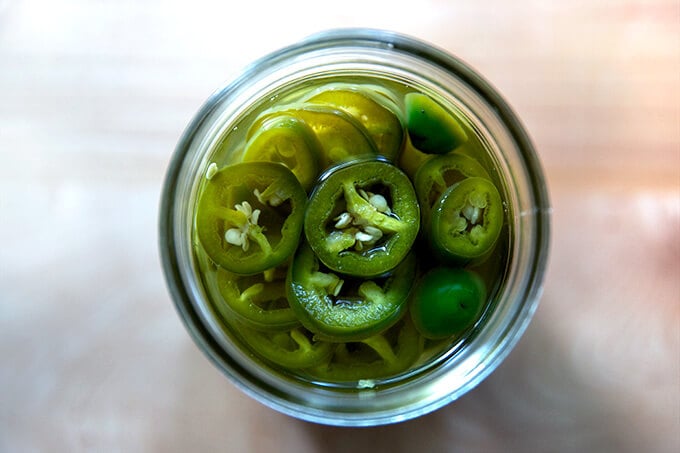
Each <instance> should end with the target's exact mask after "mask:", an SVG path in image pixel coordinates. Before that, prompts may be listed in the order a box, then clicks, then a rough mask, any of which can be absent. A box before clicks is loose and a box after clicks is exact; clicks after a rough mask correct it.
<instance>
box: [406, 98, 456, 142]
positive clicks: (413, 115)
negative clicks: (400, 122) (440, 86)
mask: <svg viewBox="0 0 680 453" xmlns="http://www.w3.org/2000/svg"><path fill="white" fill-rule="evenodd" d="M404 103H405V105H406V124H407V127H408V133H409V136H410V138H411V142H412V143H413V146H415V147H416V148H418V149H419V150H421V151H422V152H424V153H428V154H445V153H448V152H449V151H453V150H454V149H455V148H456V147H457V146H459V145H461V144H462V143H465V141H466V140H467V134H466V133H465V130H464V129H463V127H462V126H461V125H460V124H459V123H458V121H457V120H456V119H455V118H454V117H453V115H451V114H450V113H449V112H447V111H446V109H444V107H442V106H441V105H439V104H438V103H437V102H436V101H435V100H433V99H432V98H430V97H429V96H427V95H424V94H422V93H409V94H407V95H406V96H405V98H404Z"/></svg>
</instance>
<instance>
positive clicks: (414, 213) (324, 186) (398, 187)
mask: <svg viewBox="0 0 680 453" xmlns="http://www.w3.org/2000/svg"><path fill="white" fill-rule="evenodd" d="M419 227H420V212H419V208H418V202H417V199H416V194H415V191H414V189H413V186H412V185H411V181H410V180H409V179H408V176H406V175H405V174H404V173H403V172H402V171H401V170H399V169H398V168H397V167H395V166H394V165H391V164H390V163H387V162H384V161H381V160H369V161H366V160H364V161H358V162H356V163H351V164H347V165H343V166H339V167H337V168H335V169H334V170H332V171H331V172H330V173H329V174H327V175H326V176H325V177H324V178H323V179H322V181H321V182H320V183H319V184H318V185H317V187H316V189H315V190H314V192H313V193H312V194H311V196H310V200H309V203H308V207H307V211H306V213H305V226H304V230H305V235H306V237H307V241H308V242H309V244H310V246H311V247H312V249H313V250H314V252H315V253H316V255H317V256H318V257H319V259H320V260H321V262H322V263H323V264H325V265H326V266H328V267H329V268H330V269H332V270H334V271H336V272H341V273H343V274H348V275H353V276H357V277H373V276H376V275H380V274H383V273H385V272H388V271H390V270H391V269H393V268H394V267H395V266H397V265H398V264H399V263H400V262H401V260H402V259H403V258H404V257H405V256H406V255H407V254H408V252H409V251H410V249H411V245H412V244H413V242H414V241H415V238H416V236H417V234H418V229H419Z"/></svg>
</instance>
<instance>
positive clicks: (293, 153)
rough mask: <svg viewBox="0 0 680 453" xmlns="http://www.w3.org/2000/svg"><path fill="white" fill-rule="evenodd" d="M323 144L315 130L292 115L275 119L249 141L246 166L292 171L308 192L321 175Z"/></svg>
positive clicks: (245, 156)
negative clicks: (265, 165) (272, 166)
mask: <svg viewBox="0 0 680 453" xmlns="http://www.w3.org/2000/svg"><path fill="white" fill-rule="evenodd" d="M320 153H321V144H320V143H319V140H318V139H317V138H316V135H315V134H314V132H313V131H312V129H311V128H310V127H309V126H308V125H307V124H306V123H305V122H304V121H302V120H300V119H298V118H295V117H294V116H290V115H275V116H273V117H271V118H268V119H267V120H266V121H264V123H263V125H262V127H261V128H260V129H259V130H258V131H257V132H256V133H255V134H254V135H253V136H252V137H251V138H250V139H249V140H248V142H247V143H246V145H245V150H244V153H243V162H279V163H282V164H284V165H285V166H286V167H288V168H290V170H291V171H292V172H293V174H294V175H295V177H296V178H297V179H298V181H300V184H301V185H302V187H303V188H304V189H305V190H309V189H310V188H311V187H312V185H313V184H314V182H315V180H316V177H317V176H318V174H319V163H318V156H319V154H320Z"/></svg>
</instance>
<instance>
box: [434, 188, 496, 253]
mask: <svg viewBox="0 0 680 453" xmlns="http://www.w3.org/2000/svg"><path fill="white" fill-rule="evenodd" d="M502 227H503V203H502V201H501V196H500V194H499V193H498V190H497V189H496V186H494V185H493V183H492V182H491V181H489V180H488V179H484V178H467V179H464V180H463V181H461V182H459V183H457V184H454V185H453V186H451V187H449V188H448V189H447V190H446V191H445V192H444V193H443V194H442V195H441V197H439V199H438V200H437V202H436V203H435V204H434V206H433V208H432V221H431V222H430V228H429V232H430V240H431V242H432V244H433V246H434V249H435V250H436V251H437V252H439V253H440V255H441V256H443V257H444V258H447V259H452V260H455V261H457V262H459V263H461V264H465V263H467V262H468V261H470V260H472V259H481V258H484V257H485V256H486V255H487V254H488V253H489V252H491V251H492V250H493V247H494V246H495V245H496V241H497V240H498V237H499V236H500V232H501V228H502Z"/></svg>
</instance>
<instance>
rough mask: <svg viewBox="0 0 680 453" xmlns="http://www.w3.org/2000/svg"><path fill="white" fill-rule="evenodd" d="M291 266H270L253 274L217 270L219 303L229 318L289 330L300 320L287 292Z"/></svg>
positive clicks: (260, 327) (215, 275)
mask: <svg viewBox="0 0 680 453" xmlns="http://www.w3.org/2000/svg"><path fill="white" fill-rule="evenodd" d="M286 274H287V270H286V269H285V267H284V268H283V269H280V270H279V269H269V270H268V271H266V272H264V273H261V274H256V275H252V276H243V275H238V274H232V273H230V272H226V271H224V270H222V269H218V270H217V272H216V273H214V274H213V275H214V278H215V279H216V280H217V281H216V283H215V284H216V286H217V288H218V291H219V293H220V295H221V296H222V299H221V300H216V301H215V305H216V308H217V310H218V311H219V312H220V314H221V315H222V316H223V317H224V318H226V319H227V320H231V319H238V320H239V321H240V322H242V323H243V324H245V325H247V326H248V327H251V328H254V329H258V330H263V329H264V330H286V329H291V328H292V327H295V326H297V325H299V324H300V321H298V319H297V316H295V313H294V312H293V310H292V308H290V305H289V304H288V299H287V296H286V281H285V279H286Z"/></svg>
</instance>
